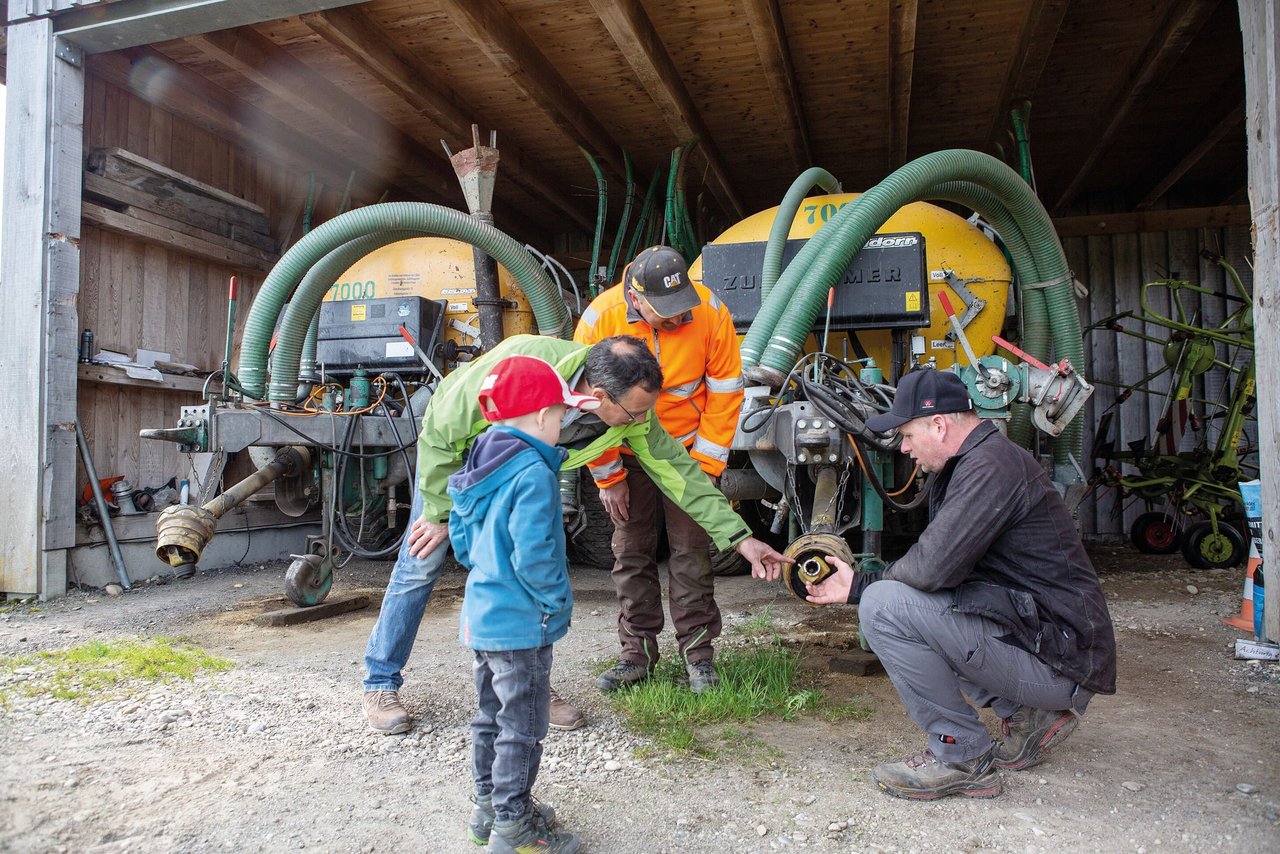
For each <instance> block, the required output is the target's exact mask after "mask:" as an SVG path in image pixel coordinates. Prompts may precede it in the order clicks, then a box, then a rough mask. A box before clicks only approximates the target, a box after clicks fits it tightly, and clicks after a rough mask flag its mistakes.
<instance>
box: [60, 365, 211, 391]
mask: <svg viewBox="0 0 1280 854" xmlns="http://www.w3.org/2000/svg"><path fill="white" fill-rule="evenodd" d="M77 374H78V376H79V379H80V382H82V383H105V384H107V385H127V386H131V387H133V388H146V389H151V390H152V391H173V392H184V393H188V394H199V393H200V391H201V390H202V389H203V388H204V377H187V376H180V375H177V374H161V377H163V379H161V380H160V381H159V382H154V381H152V380H138V379H134V378H133V377H131V376H129V375H128V374H126V373H125V372H124V371H122V370H120V369H118V368H112V367H109V366H107V365H94V364H85V363H83V362H81V363H80V364H79V365H77ZM209 390H210V391H221V390H222V383H220V382H217V381H215V382H212V383H210V384H209Z"/></svg>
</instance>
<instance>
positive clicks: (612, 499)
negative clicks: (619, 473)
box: [600, 480, 631, 522]
mask: <svg viewBox="0 0 1280 854" xmlns="http://www.w3.org/2000/svg"><path fill="white" fill-rule="evenodd" d="M600 503H601V504H603V505H604V509H605V512H606V513H608V514H609V515H610V516H611V517H613V518H614V519H620V520H622V521H623V522H625V521H627V520H628V519H630V518H631V516H630V513H631V487H629V486H627V482H626V481H625V480H623V481H619V482H618V483H615V484H614V485H613V486H610V487H606V488H604V489H601V490H600Z"/></svg>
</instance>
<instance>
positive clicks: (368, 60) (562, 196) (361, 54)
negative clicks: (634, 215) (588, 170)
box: [302, 6, 595, 231]
mask: <svg viewBox="0 0 1280 854" xmlns="http://www.w3.org/2000/svg"><path fill="white" fill-rule="evenodd" d="M302 21H303V23H305V24H306V25H307V26H309V27H310V28H311V29H312V30H313V31H315V33H316V34H317V35H319V36H320V37H321V38H323V39H324V40H325V41H326V42H328V43H329V44H330V45H332V46H333V47H335V48H337V49H338V50H339V51H341V52H342V53H343V54H344V55H345V56H346V57H347V58H348V59H350V60H351V61H352V62H354V63H356V64H357V65H359V66H360V67H361V68H363V69H365V70H366V71H367V72H368V73H369V74H370V75H372V76H373V77H374V78H375V79H377V80H378V81H379V82H381V83H382V84H383V85H384V86H386V88H387V89H389V90H390V91H391V92H393V93H394V94H395V95H397V96H398V97H399V98H401V99H402V100H403V101H404V102H405V103H407V104H409V105H410V106H411V107H413V108H414V109H415V110H417V111H418V112H420V113H422V114H423V115H425V116H426V117H427V118H428V119H429V120H431V121H432V122H434V123H435V124H436V125H438V126H439V127H440V128H441V129H442V130H443V131H444V132H445V133H447V134H451V135H452V136H454V137H455V138H456V139H460V140H464V141H465V140H469V139H470V138H471V125H472V123H475V124H478V125H480V127H482V128H484V129H486V130H493V129H496V128H497V125H496V124H494V123H493V122H491V121H489V120H488V119H486V118H485V117H484V116H482V115H480V114H479V113H478V112H477V111H476V110H475V109H474V108H469V107H466V106H464V105H463V104H461V103H460V102H458V101H457V100H456V99H455V98H454V96H453V94H452V93H451V92H449V91H447V90H446V88H445V87H444V86H443V85H441V84H439V83H437V82H436V81H437V80H438V77H437V76H436V75H435V74H433V73H432V70H431V69H430V68H427V67H426V66H425V65H424V64H423V63H422V62H421V61H420V60H418V59H417V58H415V57H413V56H411V55H410V54H408V53H406V52H405V51H404V50H403V49H402V48H400V46H399V45H398V44H397V43H396V42H395V40H394V39H393V38H391V36H390V34H388V33H387V32H385V31H384V30H382V29H381V28H380V27H379V26H378V25H377V24H376V23H375V22H374V21H372V20H370V19H369V16H368V15H367V14H366V13H365V12H363V11H361V10H360V9H358V8H355V7H351V6H348V7H346V8H343V9H335V10H333V11H330V12H318V13H315V14H311V15H303V16H302ZM499 142H500V146H499V149H500V151H501V152H502V166H501V168H502V171H503V172H504V173H506V174H507V175H509V176H510V177H511V178H512V179H513V180H514V181H516V182H517V183H520V184H523V185H524V186H525V187H527V188H528V189H530V190H531V191H533V192H534V193H535V194H537V195H540V196H541V197H542V198H543V199H545V200H546V201H547V202H548V203H550V204H552V205H554V206H555V207H556V208H558V209H559V210H560V212H561V213H563V214H565V215H566V216H567V217H569V218H570V219H571V220H573V221H574V222H576V223H577V224H578V225H579V226H581V227H582V228H584V229H587V230H588V231H589V230H591V229H593V228H595V221H594V219H592V217H591V216H589V215H587V214H586V213H585V212H583V211H582V210H581V207H580V206H579V205H577V204H575V203H574V201H573V200H572V199H571V198H570V197H569V196H568V194H566V193H565V192H564V191H563V187H562V184H560V183H559V182H557V181H555V180H553V179H552V178H551V177H550V176H549V175H546V174H544V173H543V172H542V171H541V170H540V169H538V168H537V167H536V166H534V165H533V162H532V160H531V158H529V157H528V156H527V155H526V154H525V153H524V152H522V151H521V150H520V148H519V147H518V146H516V145H515V144H514V143H512V142H510V141H506V142H502V135H501V133H499Z"/></svg>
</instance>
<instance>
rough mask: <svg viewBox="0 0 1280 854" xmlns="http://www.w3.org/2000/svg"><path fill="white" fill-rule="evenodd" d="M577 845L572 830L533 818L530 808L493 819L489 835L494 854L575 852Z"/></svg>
mask: <svg viewBox="0 0 1280 854" xmlns="http://www.w3.org/2000/svg"><path fill="white" fill-rule="evenodd" d="M581 848H582V840H581V839H579V838H578V835H577V834H576V833H564V832H562V831H556V830H552V829H551V828H549V827H547V826H546V825H545V824H543V823H542V822H540V821H537V820H535V818H534V812H533V809H530V810H529V811H528V812H526V813H525V814H524V815H522V816H520V818H518V819H516V820H515V821H500V820H495V821H494V823H493V836H491V837H490V839H489V850H490V851H492V852H494V854H542V852H545V854H577V852H578V850H579V849H581Z"/></svg>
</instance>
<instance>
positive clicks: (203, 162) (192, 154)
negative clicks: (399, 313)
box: [77, 77, 331, 490]
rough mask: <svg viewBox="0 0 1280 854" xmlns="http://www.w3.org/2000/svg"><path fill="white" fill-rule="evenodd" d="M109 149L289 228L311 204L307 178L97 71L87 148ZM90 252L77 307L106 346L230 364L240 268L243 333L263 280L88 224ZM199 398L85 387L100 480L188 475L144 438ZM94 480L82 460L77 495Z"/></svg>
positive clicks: (201, 363)
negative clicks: (293, 214) (228, 338)
mask: <svg viewBox="0 0 1280 854" xmlns="http://www.w3.org/2000/svg"><path fill="white" fill-rule="evenodd" d="M103 146H119V147H121V148H125V149H128V150H129V151H132V152H135V153H137V154H140V155H142V156H143V157H146V158H148V159H151V160H154V161H156V162H158V163H161V164H163V165H165V166H168V167H169V168H171V169H174V170H176V171H178V172H181V173H183V174H185V175H189V176H190V177H192V178H195V179H196V180H199V181H203V182H205V183H208V184H211V185H213V186H215V187H218V188H220V189H223V190H226V191H228V192H231V193H234V194H236V195H238V196H240V197H242V198H244V199H247V200H249V201H251V202H254V203H255V204H258V205H261V206H262V207H263V208H264V209H266V211H267V213H268V217H269V218H270V219H271V221H272V222H273V223H276V222H279V223H280V225H281V227H282V228H290V227H292V225H293V224H292V223H288V222H284V221H282V218H281V217H280V212H281V211H284V210H299V209H300V208H299V206H298V205H297V204H296V202H297V201H298V200H297V199H295V198H292V196H295V195H298V194H301V193H305V190H306V180H305V177H301V178H300V177H299V176H296V175H287V174H282V173H281V171H280V170H279V169H277V168H275V167H273V166H272V164H270V163H266V162H262V161H261V160H260V159H259V158H257V157H255V156H253V155H251V154H247V153H245V152H244V151H242V150H240V149H238V148H235V147H234V146H232V145H231V144H230V143H229V142H227V141H226V140H221V139H217V138H216V137H214V136H213V135H212V134H210V133H208V132H207V131H205V130H203V129H200V128H197V127H195V126H193V125H191V124H190V123H188V122H186V121H184V120H182V119H180V118H177V117H174V116H173V115H171V114H169V113H167V112H165V111H164V110H161V109H158V108H154V107H152V106H150V105H149V104H147V103H146V102H145V101H143V100H141V99H139V98H136V97H134V96H132V95H130V94H129V93H127V92H124V91H122V90H120V89H118V88H116V87H115V86H112V85H110V84H108V83H105V82H104V81H102V80H98V79H96V78H93V77H89V78H88V80H87V84H86V93H85V149H86V153H87V152H88V151H89V150H91V149H93V148H99V147H103ZM330 213H331V212H330ZM315 221H316V222H319V221H321V219H320V218H319V217H317V218H316V220H315ZM277 236H279V235H277ZM80 250H81V285H80V295H79V299H78V301H77V310H78V311H79V314H80V322H81V328H85V329H91V330H92V331H93V334H94V343H95V347H96V348H97V349H106V350H116V351H119V352H124V353H126V354H129V355H132V354H133V352H134V351H135V350H136V349H137V348H139V347H145V348H146V349H150V350H161V351H166V352H168V353H170V354H171V356H172V358H173V360H174V361H178V362H185V363H188V364H193V365H196V366H198V367H199V368H201V369H202V370H213V369H215V368H217V367H218V366H219V365H220V364H221V362H222V348H223V345H224V340H225V335H226V320H225V318H226V311H227V303H226V299H227V282H228V280H229V278H230V277H231V276H232V275H233V274H234V275H238V276H239V277H240V304H239V309H238V312H237V324H236V325H237V326H238V327H239V328H240V329H241V330H242V329H243V324H244V321H245V318H246V317H247V314H248V306H249V304H250V303H251V301H252V299H253V296H254V293H255V292H256V290H257V287H258V285H259V284H260V283H261V281H262V275H261V274H260V273H255V272H249V271H245V270H239V269H232V268H230V267H227V266H222V265H218V264H214V263H210V262H208V261H204V260H200V259H198V258H194V257H190V256H187V255H185V254H183V253H182V252H178V251H174V250H172V249H167V248H164V247H160V246H155V245H151V244H148V243H143V242H142V241H139V240H135V239H133V238H130V237H127V236H124V235H120V234H114V233H110V232H106V231H104V230H102V229H99V228H95V227H92V226H87V225H86V227H85V228H84V232H83V239H82V242H81V246H80ZM237 340H238V336H237ZM199 402H200V401H199V396H198V395H195V394H190V393H183V392H175V391H169V390H162V389H157V390H155V391H152V390H150V389H140V388H134V387H126V386H120V385H111V384H105V383H88V382H81V383H80V386H79V389H78V405H79V409H80V418H81V420H82V421H83V423H84V426H85V432H86V434H87V435H88V439H89V447H90V450H91V452H92V454H93V459H94V464H95V465H96V467H97V469H98V474H99V476H100V477H108V476H111V475H116V474H120V475H124V476H125V477H127V478H128V479H129V480H130V481H132V482H133V483H134V484H135V485H137V486H154V485H158V484H160V483H163V482H164V481H166V480H168V479H169V478H170V477H173V476H174V475H181V474H182V473H183V472H184V471H185V469H186V466H185V456H184V455H180V454H179V453H178V452H177V450H176V446H173V445H170V444H168V443H164V442H153V441H143V440H141V439H139V438H138V431H139V430H140V429H142V428H144V427H167V426H172V425H173V424H174V423H175V422H176V421H177V417H178V409H179V407H181V406H184V405H190V404H195V403H199ZM86 482H87V476H86V475H85V473H84V469H83V467H81V468H79V469H78V471H77V490H79V489H80V488H81V487H83V485H84V484H85V483H86Z"/></svg>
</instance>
